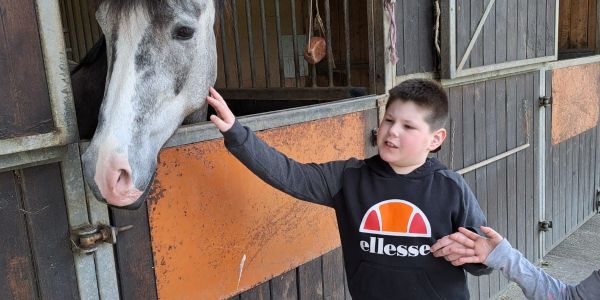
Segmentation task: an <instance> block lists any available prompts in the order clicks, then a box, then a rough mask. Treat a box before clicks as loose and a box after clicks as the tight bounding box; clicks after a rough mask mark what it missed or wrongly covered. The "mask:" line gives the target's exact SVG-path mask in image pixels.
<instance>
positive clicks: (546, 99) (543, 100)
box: [540, 96, 552, 107]
mask: <svg viewBox="0 0 600 300" xmlns="http://www.w3.org/2000/svg"><path fill="white" fill-rule="evenodd" d="M550 105H552V97H550V96H543V97H540V106H543V107H546V106H550Z"/></svg>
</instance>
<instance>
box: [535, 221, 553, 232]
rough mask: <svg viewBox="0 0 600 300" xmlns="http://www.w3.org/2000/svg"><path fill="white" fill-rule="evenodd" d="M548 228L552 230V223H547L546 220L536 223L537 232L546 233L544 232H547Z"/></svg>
mask: <svg viewBox="0 0 600 300" xmlns="http://www.w3.org/2000/svg"><path fill="white" fill-rule="evenodd" d="M550 228H552V221H547V220H544V221H539V222H538V230H539V231H544V232H546V231H548V230H549V229H550Z"/></svg>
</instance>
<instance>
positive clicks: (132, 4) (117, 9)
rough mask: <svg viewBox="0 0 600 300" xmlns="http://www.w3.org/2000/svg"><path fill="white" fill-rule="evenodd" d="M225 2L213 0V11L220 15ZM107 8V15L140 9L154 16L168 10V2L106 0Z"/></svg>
mask: <svg viewBox="0 0 600 300" xmlns="http://www.w3.org/2000/svg"><path fill="white" fill-rule="evenodd" d="M173 1H174V2H175V4H181V5H185V4H187V3H189V2H190V1H191V0H173ZM226 1H227V0H213V3H214V6H215V11H216V12H217V13H220V11H221V10H222V9H223V7H224V5H225V2H226ZM106 2H107V3H108V7H109V13H111V14H114V15H120V14H126V13H129V12H131V11H133V10H134V9H136V8H141V9H143V10H144V11H146V12H148V14H149V15H151V16H154V15H156V14H157V13H160V12H163V11H164V10H165V9H167V8H169V3H168V1H165V0H106Z"/></svg>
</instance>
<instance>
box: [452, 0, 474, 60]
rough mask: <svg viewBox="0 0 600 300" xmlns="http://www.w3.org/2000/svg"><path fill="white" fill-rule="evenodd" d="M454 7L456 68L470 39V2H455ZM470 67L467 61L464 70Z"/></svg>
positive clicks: (462, 0) (468, 0) (461, 0)
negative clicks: (455, 7)
mask: <svg viewBox="0 0 600 300" xmlns="http://www.w3.org/2000/svg"><path fill="white" fill-rule="evenodd" d="M456 6H457V9H456V64H457V66H458V63H459V62H460V60H461V59H462V57H463V56H464V55H465V52H466V51H467V46H468V45H469V40H470V39H471V0H457V1H456ZM470 66H471V62H470V60H467V61H466V63H465V66H464V68H465V69H466V68H469V67H470Z"/></svg>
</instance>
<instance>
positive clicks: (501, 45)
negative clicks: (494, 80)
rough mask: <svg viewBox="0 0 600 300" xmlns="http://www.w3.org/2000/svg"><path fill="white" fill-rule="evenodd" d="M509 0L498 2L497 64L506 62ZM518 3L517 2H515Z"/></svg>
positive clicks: (499, 0) (497, 0)
mask: <svg viewBox="0 0 600 300" xmlns="http://www.w3.org/2000/svg"><path fill="white" fill-rule="evenodd" d="M508 2H515V1H512V0H511V1H508V0H496V37H495V45H496V63H503V62H505V61H506V52H507V51H506V50H507V49H506V48H507V46H506V42H507V37H506V34H507V30H506V29H507V27H508V23H507V12H508V11H507V10H508ZM515 3H516V2H515Z"/></svg>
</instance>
